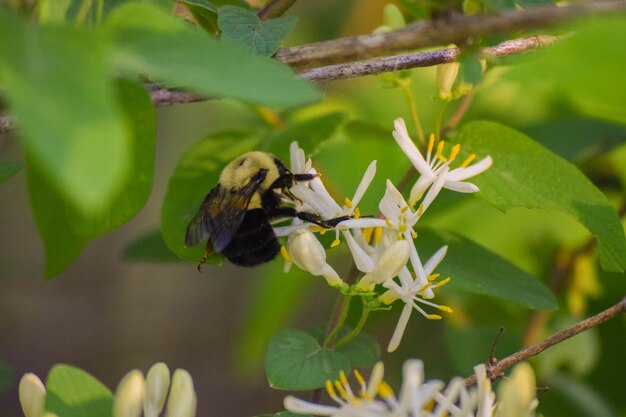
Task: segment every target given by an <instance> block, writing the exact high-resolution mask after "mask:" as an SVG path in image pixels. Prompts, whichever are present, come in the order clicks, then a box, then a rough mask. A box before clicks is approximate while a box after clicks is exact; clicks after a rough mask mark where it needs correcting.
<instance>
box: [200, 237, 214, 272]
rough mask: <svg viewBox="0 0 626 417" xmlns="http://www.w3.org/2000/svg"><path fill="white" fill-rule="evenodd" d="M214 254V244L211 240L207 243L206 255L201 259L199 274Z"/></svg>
mask: <svg viewBox="0 0 626 417" xmlns="http://www.w3.org/2000/svg"><path fill="white" fill-rule="evenodd" d="M212 253H213V242H211V239H209V240H208V241H207V243H206V247H205V248H204V254H203V255H202V258H200V262H198V267H197V268H198V272H202V264H203V263H205V262H206V260H207V259H209V256H211V254H212Z"/></svg>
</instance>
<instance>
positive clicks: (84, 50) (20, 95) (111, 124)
mask: <svg viewBox="0 0 626 417" xmlns="http://www.w3.org/2000/svg"><path fill="white" fill-rule="evenodd" d="M0 38H2V39H3V42H2V43H1V44H0V82H1V83H2V86H3V90H4V92H5V93H6V96H7V98H8V103H9V107H10V109H11V112H12V113H13V114H14V115H15V116H16V118H17V119H18V120H19V121H20V130H19V135H20V136H21V137H22V139H23V140H24V145H25V148H26V151H27V153H29V154H30V158H31V160H35V161H36V162H37V164H39V165H40V166H41V169H42V170H43V171H44V172H45V174H46V175H47V177H48V178H49V183H50V186H52V187H54V188H55V189H56V190H57V192H58V193H60V194H62V195H63V198H64V199H66V200H67V202H68V204H71V205H72V206H74V208H75V209H76V210H77V211H78V212H80V213H81V214H82V215H84V216H90V215H94V214H97V213H102V211H103V209H105V208H106V207H107V206H108V202H109V201H110V199H111V197H112V196H113V195H115V194H116V193H118V192H119V191H120V190H121V187H122V185H123V181H124V178H125V177H126V175H127V174H128V171H129V169H130V155H129V154H130V152H129V151H130V146H131V143H130V135H129V130H128V127H127V126H126V125H125V123H124V119H123V117H122V113H121V111H120V110H119V108H118V106H117V103H116V100H115V89H114V85H113V84H112V83H111V80H110V77H109V72H110V68H109V59H108V56H107V52H108V50H107V47H108V45H107V43H106V42H105V41H104V39H102V37H101V36H100V35H99V34H98V33H97V32H94V31H91V30H86V29H81V28H77V27H71V26H50V27H48V26H46V27H42V28H38V27H36V26H22V25H21V24H20V22H19V19H17V18H16V17H13V18H12V17H11V16H10V15H8V14H7V13H6V12H0ZM68 68H71V71H68Z"/></svg>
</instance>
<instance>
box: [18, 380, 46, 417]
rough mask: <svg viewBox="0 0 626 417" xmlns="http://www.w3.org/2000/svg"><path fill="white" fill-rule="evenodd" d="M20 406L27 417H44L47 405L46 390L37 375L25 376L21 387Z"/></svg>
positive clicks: (21, 381)
mask: <svg viewBox="0 0 626 417" xmlns="http://www.w3.org/2000/svg"><path fill="white" fill-rule="evenodd" d="M18 391H19V397H20V404H22V411H23V412H24V416H26V417H41V416H43V412H44V408H45V405H46V388H45V387H44V385H43V383H42V382H41V380H40V379H39V377H38V376H37V375H35V374H24V376H23V377H22V379H21V380H20V386H19V389H18Z"/></svg>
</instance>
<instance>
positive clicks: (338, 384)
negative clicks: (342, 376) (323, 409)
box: [335, 381, 348, 400]
mask: <svg viewBox="0 0 626 417" xmlns="http://www.w3.org/2000/svg"><path fill="white" fill-rule="evenodd" d="M335 388H337V391H339V395H341V398H343V399H344V400H347V399H348V393H346V390H345V389H344V388H343V386H342V385H341V382H339V381H335Z"/></svg>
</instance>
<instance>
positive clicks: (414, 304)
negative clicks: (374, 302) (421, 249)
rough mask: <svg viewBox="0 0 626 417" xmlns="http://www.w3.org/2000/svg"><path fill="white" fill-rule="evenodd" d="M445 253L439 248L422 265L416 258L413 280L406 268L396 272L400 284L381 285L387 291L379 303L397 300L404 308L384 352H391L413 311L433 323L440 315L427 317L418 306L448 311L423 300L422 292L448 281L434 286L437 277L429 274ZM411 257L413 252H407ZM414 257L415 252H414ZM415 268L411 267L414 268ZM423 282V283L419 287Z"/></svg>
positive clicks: (445, 250) (399, 339) (447, 308)
mask: <svg viewBox="0 0 626 417" xmlns="http://www.w3.org/2000/svg"><path fill="white" fill-rule="evenodd" d="M447 251H448V247H447V246H443V247H441V248H440V249H439V250H438V251H437V252H435V254H434V255H433V256H432V257H431V258H430V259H429V260H428V261H427V262H426V264H424V265H423V266H422V265H421V262H420V261H419V259H417V260H416V265H418V266H419V267H417V268H415V269H414V273H415V279H413V276H412V275H411V273H410V271H409V270H408V269H406V268H405V269H403V270H402V271H400V274H399V277H400V284H398V283H396V282H395V281H393V280H388V281H385V282H384V283H383V286H384V287H385V288H387V289H388V291H386V292H385V293H384V294H382V295H381V296H380V297H379V300H380V301H381V302H383V303H385V304H391V303H393V302H394V301H395V300H397V299H401V300H402V301H403V302H404V303H405V305H404V308H403V309H402V313H401V314H400V319H399V320H398V324H397V325H396V328H395V330H394V332H393V335H392V336H391V340H390V341H389V345H388V346H387V351H388V352H393V351H394V350H396V349H397V348H398V346H399V345H400V341H401V340H402V336H403V335H404V331H405V330H406V326H407V323H408V322H409V318H410V317H411V312H412V311H413V309H415V310H417V311H419V312H420V313H421V314H422V315H423V316H424V317H426V318H429V319H433V320H437V319H440V318H441V316H439V315H437V314H428V313H426V312H425V311H424V309H422V308H421V307H420V306H419V305H418V304H425V305H428V306H431V307H435V308H437V309H439V310H441V311H445V312H452V310H451V309H450V308H449V307H447V306H443V305H438V304H435V303H433V302H431V301H428V300H426V299H424V292H425V290H426V289H429V290H431V291H432V289H434V288H436V287H439V286H441V285H444V284H445V283H446V282H448V280H449V279H447V278H446V279H444V280H441V281H439V282H437V283H435V282H434V281H435V280H436V279H437V278H438V276H439V275H438V274H433V271H434V270H435V268H436V267H437V266H438V265H439V264H440V263H441V261H442V260H443V258H444V257H445V256H446V253H447ZM411 254H413V252H411ZM415 254H417V252H416V251H415ZM414 267H415V265H414ZM423 282H426V284H423Z"/></svg>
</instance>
